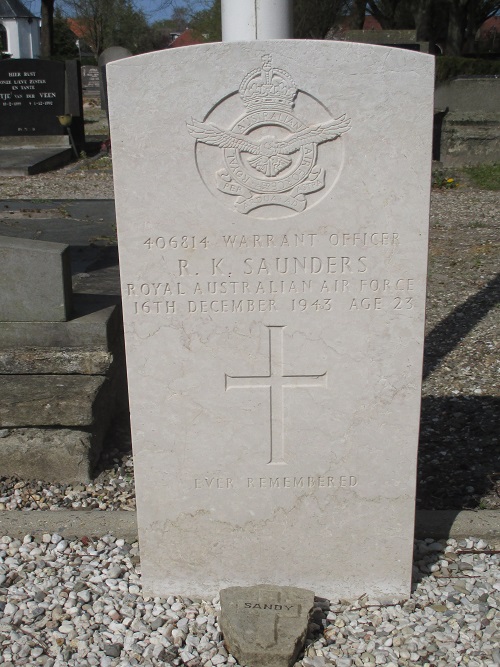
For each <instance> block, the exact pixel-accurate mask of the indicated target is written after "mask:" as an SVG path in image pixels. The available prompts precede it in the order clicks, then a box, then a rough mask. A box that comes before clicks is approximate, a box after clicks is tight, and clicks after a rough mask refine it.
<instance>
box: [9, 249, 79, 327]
mask: <svg viewBox="0 0 500 667" xmlns="http://www.w3.org/2000/svg"><path fill="white" fill-rule="evenodd" d="M70 307H71V266H70V258H69V246H67V245H64V244H63V243H51V242H49V241H33V240H31V239H22V238H14V237H10V236H0V321H2V322H64V321H65V320H67V319H68V315H69V310H70Z"/></svg>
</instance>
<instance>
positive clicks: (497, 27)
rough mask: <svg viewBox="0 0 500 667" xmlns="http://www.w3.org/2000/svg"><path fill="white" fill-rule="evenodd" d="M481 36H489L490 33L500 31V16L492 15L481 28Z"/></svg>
mask: <svg viewBox="0 0 500 667" xmlns="http://www.w3.org/2000/svg"><path fill="white" fill-rule="evenodd" d="M479 31H480V35H481V37H487V36H488V35H489V34H491V33H494V32H497V33H500V16H490V18H489V19H486V21H485V22H484V23H483V25H482V26H481V27H480V28H479Z"/></svg>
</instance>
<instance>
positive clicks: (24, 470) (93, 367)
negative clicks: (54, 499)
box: [0, 209, 125, 483]
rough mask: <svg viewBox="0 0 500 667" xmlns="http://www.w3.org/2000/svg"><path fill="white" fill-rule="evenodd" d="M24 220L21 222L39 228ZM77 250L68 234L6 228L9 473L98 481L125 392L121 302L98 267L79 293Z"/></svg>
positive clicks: (3, 322)
mask: <svg viewBox="0 0 500 667" xmlns="http://www.w3.org/2000/svg"><path fill="white" fill-rule="evenodd" d="M24 210H26V209H24ZM38 212H40V211H38ZM32 213H33V212H32ZM25 215H26V216H28V215H29V213H25ZM13 219H14V218H11V220H13ZM17 222H20V219H19V218H17ZM23 222H24V221H21V222H20V225H19V228H18V229H19V231H23V230H24V231H25V233H28V234H29V231H27V230H26V226H27V225H24V224H23ZM43 222H45V223H47V219H44V220H43ZM39 223H40V218H38V224H39ZM11 225H12V222H11ZM49 226H50V225H49ZM60 226H61V227H64V225H60ZM46 227H47V225H45V228H46ZM45 233H47V229H45ZM48 233H49V234H50V231H49V232H48ZM53 233H54V232H53ZM57 233H58V234H61V236H62V237H64V236H65V235H66V236H67V235H68V234H69V235H71V234H73V235H74V234H75V233H76V234H77V233H78V231H68V229H66V230H64V229H62V230H60V231H59V232H57ZM69 251H70V248H69V246H68V245H67V244H63V243H55V242H50V241H39V240H36V241H35V240H32V239H29V238H16V237H10V236H0V395H1V396H2V401H1V405H0V444H1V446H0V469H1V470H2V474H3V475H9V476H12V475H14V476H17V477H20V478H22V479H38V480H46V481H58V482H66V483H68V482H73V481H89V479H90V477H91V475H92V472H93V468H94V465H95V463H96V461H97V459H98V456H99V453H100V450H101V448H102V443H103V440H104V436H105V434H106V432H107V430H108V427H109V423H110V420H111V419H112V417H113V415H114V413H115V411H116V410H117V409H120V402H123V401H124V400H125V396H124V392H123V381H122V376H123V373H122V369H123V368H124V363H123V361H122V353H121V327H120V319H121V318H120V313H119V310H118V308H117V307H116V306H115V305H113V301H115V300H114V299H113V298H112V297H111V298H110V297H109V296H107V295H103V296H101V297H100V296H99V289H106V282H107V281H106V279H105V278H104V277H103V275H102V273H100V272H99V271H97V267H95V269H94V270H93V271H92V273H91V274H90V275H88V277H87V278H85V279H83V278H80V279H79V280H78V281H77V283H78V284H79V288H80V290H82V289H84V290H87V289H88V292H89V293H79V294H73V293H72V285H71V266H70V254H69ZM87 261H88V262H91V260H90V259H87ZM92 264H94V266H95V260H94V262H92ZM82 268H86V266H85V267H82ZM96 273H97V275H96ZM82 281H83V283H84V284H87V285H88V286H87V287H84V284H82ZM92 282H93V285H92ZM108 286H109V281H108Z"/></svg>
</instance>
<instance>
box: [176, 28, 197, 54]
mask: <svg viewBox="0 0 500 667" xmlns="http://www.w3.org/2000/svg"><path fill="white" fill-rule="evenodd" d="M194 44H204V41H203V38H202V37H200V36H199V35H197V34H196V33H195V32H194V30H191V28H187V30H184V32H183V33H182V34H180V35H179V37H176V39H174V41H173V42H172V44H170V46H169V48H170V49H173V48H174V47H176V46H193V45H194Z"/></svg>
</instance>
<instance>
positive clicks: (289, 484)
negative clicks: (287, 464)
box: [194, 475, 358, 493]
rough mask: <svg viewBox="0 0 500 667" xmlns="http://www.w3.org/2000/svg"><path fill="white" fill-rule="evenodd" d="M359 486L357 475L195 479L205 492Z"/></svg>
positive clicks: (347, 487)
mask: <svg viewBox="0 0 500 667" xmlns="http://www.w3.org/2000/svg"><path fill="white" fill-rule="evenodd" d="M357 486H358V478H357V477H356V476H355V475H308V476H303V475H302V476H291V475H290V476H288V477H287V476H285V477H245V478H242V479H234V478H233V477H215V476H214V477H206V476H205V477H195V478H194V488H195V489H198V490H205V491H208V490H210V491H227V490H234V489H238V488H246V489H255V490H257V489H271V490H273V489H280V490H281V489H283V490H284V492H285V493H286V491H285V489H327V490H328V489H330V490H332V489H333V490H343V489H354V488H355V487H357Z"/></svg>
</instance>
